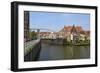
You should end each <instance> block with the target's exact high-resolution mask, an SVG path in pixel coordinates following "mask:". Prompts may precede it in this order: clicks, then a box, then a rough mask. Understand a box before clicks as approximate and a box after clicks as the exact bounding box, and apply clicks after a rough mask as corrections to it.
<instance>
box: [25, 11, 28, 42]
mask: <svg viewBox="0 0 100 73" xmlns="http://www.w3.org/2000/svg"><path fill="white" fill-rule="evenodd" d="M28 40H29V11H25V12H24V41H28Z"/></svg>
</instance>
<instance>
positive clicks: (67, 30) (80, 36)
mask: <svg viewBox="0 0 100 73" xmlns="http://www.w3.org/2000/svg"><path fill="white" fill-rule="evenodd" d="M58 33H59V34H60V33H62V36H63V37H62V38H64V39H67V41H77V40H82V41H84V40H85V39H86V38H88V39H89V38H90V36H89V34H90V33H89V31H88V32H87V31H85V30H83V28H82V27H81V26H74V25H73V26H64V28H63V29H62V30H61V31H59V32H58Z"/></svg>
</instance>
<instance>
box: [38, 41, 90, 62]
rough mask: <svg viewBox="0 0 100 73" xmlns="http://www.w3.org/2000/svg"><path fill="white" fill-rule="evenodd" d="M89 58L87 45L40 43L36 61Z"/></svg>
mask: <svg viewBox="0 0 100 73" xmlns="http://www.w3.org/2000/svg"><path fill="white" fill-rule="evenodd" d="M87 58H90V47H89V46H68V45H51V44H47V43H41V52H40V56H39V59H38V61H47V60H69V59H87Z"/></svg>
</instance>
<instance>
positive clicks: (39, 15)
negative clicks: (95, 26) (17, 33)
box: [30, 12, 90, 32]
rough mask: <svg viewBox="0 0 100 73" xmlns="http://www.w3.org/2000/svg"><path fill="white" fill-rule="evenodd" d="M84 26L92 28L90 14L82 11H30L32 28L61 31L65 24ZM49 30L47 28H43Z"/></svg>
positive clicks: (84, 27) (85, 28)
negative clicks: (81, 12)
mask: <svg viewBox="0 0 100 73" xmlns="http://www.w3.org/2000/svg"><path fill="white" fill-rule="evenodd" d="M71 25H75V26H82V28H83V29H84V30H89V29H90V15H89V14H80V13H56V12H30V28H43V29H44V28H45V29H50V30H51V31H55V32H57V31H60V30H61V29H62V28H63V27H64V26H71ZM43 31H47V30H43Z"/></svg>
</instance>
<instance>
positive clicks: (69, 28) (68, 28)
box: [64, 26, 83, 32]
mask: <svg viewBox="0 0 100 73" xmlns="http://www.w3.org/2000/svg"><path fill="white" fill-rule="evenodd" d="M72 28H73V26H65V27H64V30H66V31H67V32H71V30H72ZM75 28H76V30H77V32H81V31H83V29H82V27H81V26H75Z"/></svg>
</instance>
